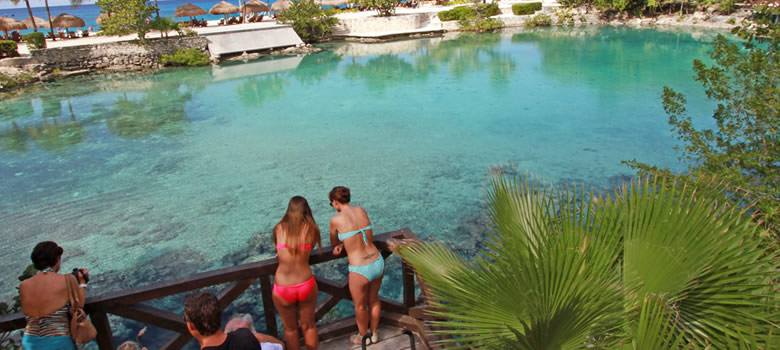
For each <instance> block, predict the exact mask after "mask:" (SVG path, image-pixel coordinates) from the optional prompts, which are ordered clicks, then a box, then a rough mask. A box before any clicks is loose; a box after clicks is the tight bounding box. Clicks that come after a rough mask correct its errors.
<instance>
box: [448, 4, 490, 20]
mask: <svg viewBox="0 0 780 350" xmlns="http://www.w3.org/2000/svg"><path fill="white" fill-rule="evenodd" d="M478 6H479V10H480V11H481V12H482V15H483V16H484V17H490V16H495V15H497V14H500V13H501V9H499V8H498V4H496V3H493V4H479V5H478ZM475 18H477V9H475V8H474V7H472V6H458V7H456V8H454V9H451V10H448V11H442V12H439V20H440V21H442V22H446V21H466V20H472V19H475Z"/></svg>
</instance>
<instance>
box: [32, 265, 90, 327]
mask: <svg viewBox="0 0 780 350" xmlns="http://www.w3.org/2000/svg"><path fill="white" fill-rule="evenodd" d="M66 277H67V276H66V275H61V274H58V273H54V272H49V273H39V274H37V275H35V276H33V277H30V278H29V279H26V280H24V281H23V282H22V283H21V284H20V285H19V295H20V297H21V302H22V312H24V314H25V315H27V316H31V317H42V316H46V315H49V314H51V313H52V312H55V311H57V310H59V309H61V308H62V307H63V306H65V303H67V302H68V290H67V284H66V283H65V278H66ZM82 300H83V297H82Z"/></svg>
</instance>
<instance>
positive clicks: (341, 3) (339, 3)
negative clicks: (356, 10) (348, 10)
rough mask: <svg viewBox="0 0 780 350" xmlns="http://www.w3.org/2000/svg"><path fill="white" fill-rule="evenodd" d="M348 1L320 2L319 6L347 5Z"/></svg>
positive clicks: (328, 0) (324, 0)
mask: <svg viewBox="0 0 780 350" xmlns="http://www.w3.org/2000/svg"><path fill="white" fill-rule="evenodd" d="M349 3H350V0H322V1H320V6H341V5H349Z"/></svg>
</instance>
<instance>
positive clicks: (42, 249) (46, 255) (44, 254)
mask: <svg viewBox="0 0 780 350" xmlns="http://www.w3.org/2000/svg"><path fill="white" fill-rule="evenodd" d="M62 251H63V250H62V247H60V246H58V245H57V243H54V242H52V241H43V242H41V243H38V244H36V245H35V248H33V251H32V254H30V259H31V260H32V262H33V265H35V268H36V269H38V270H41V271H43V270H44V269H45V268H47V267H53V266H54V265H57V260H58V259H59V258H60V257H61V256H62Z"/></svg>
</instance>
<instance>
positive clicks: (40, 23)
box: [22, 16, 49, 28]
mask: <svg viewBox="0 0 780 350" xmlns="http://www.w3.org/2000/svg"><path fill="white" fill-rule="evenodd" d="M33 20H34V21H35V26H36V27H38V28H49V21H48V20H45V19H43V18H40V17H35V16H33V17H32V19H30V17H27V18H25V19H23V20H22V23H24V24H26V25H27V28H32V27H33Z"/></svg>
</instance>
